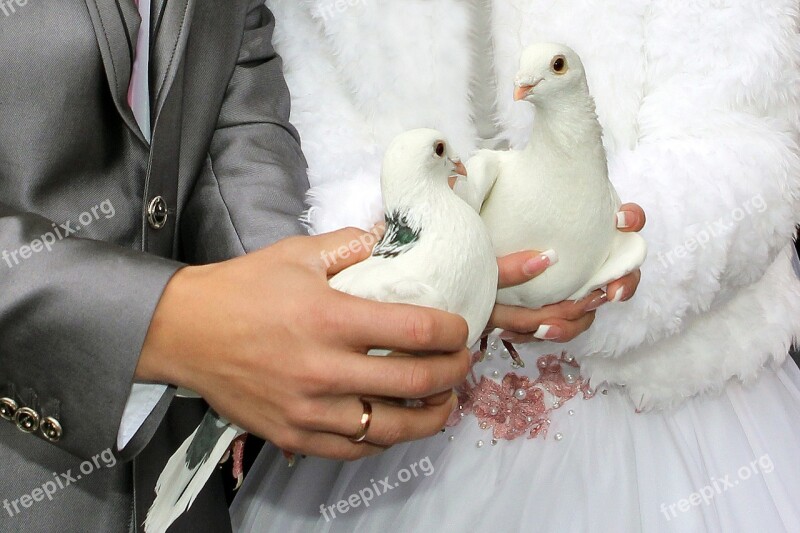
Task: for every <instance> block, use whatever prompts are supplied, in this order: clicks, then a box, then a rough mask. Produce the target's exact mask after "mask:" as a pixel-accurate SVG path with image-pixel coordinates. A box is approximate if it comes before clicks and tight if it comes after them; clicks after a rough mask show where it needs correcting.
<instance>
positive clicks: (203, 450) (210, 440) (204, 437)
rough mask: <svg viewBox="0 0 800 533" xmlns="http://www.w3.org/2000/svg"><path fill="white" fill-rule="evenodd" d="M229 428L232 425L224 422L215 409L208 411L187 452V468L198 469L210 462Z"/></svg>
mask: <svg viewBox="0 0 800 533" xmlns="http://www.w3.org/2000/svg"><path fill="white" fill-rule="evenodd" d="M228 426H230V424H228V423H227V422H225V421H224V420H222V419H221V418H220V417H219V415H218V414H217V413H215V412H214V410H213V409H209V410H208V412H207V413H206V416H205V417H204V418H203V421H202V422H201V423H200V426H199V427H198V428H197V433H196V434H195V436H194V439H193V440H192V443H191V444H190V445H189V449H188V450H187V451H186V467H187V468H188V469H189V470H193V469H195V468H197V467H198V466H199V465H201V464H203V463H204V462H205V461H207V460H208V456H209V454H210V453H211V452H212V451H213V450H214V446H215V445H216V444H217V441H219V439H220V437H222V434H223V433H225V429H226V428H227V427H228Z"/></svg>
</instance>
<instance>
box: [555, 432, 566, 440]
mask: <svg viewBox="0 0 800 533" xmlns="http://www.w3.org/2000/svg"><path fill="white" fill-rule="evenodd" d="M563 438H564V435H562V434H561V433H556V440H561V439H563Z"/></svg>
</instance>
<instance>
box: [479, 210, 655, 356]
mask: <svg viewBox="0 0 800 533" xmlns="http://www.w3.org/2000/svg"><path fill="white" fill-rule="evenodd" d="M645 223H646V217H645V213H644V210H643V209H642V208H641V207H639V206H638V205H637V204H624V205H623V206H621V207H620V211H619V214H618V215H617V227H618V228H619V230H620V231H625V232H638V231H641V230H642V228H644V225H645ZM498 266H499V267H500V287H501V288H503V287H512V286H515V285H521V284H523V283H525V282H527V281H530V280H531V279H533V278H535V277H536V276H538V275H539V274H541V273H543V272H544V271H545V270H547V267H548V266H549V263H548V262H547V258H546V257H545V256H542V255H541V254H540V253H539V252H520V253H516V254H511V255H508V256H506V257H501V258H500V259H498ZM640 279H641V272H640V271H639V270H638V269H637V270H636V271H634V272H631V273H630V274H628V275H627V276H624V277H622V278H620V279H618V280H616V281H613V282H611V283H609V284H608V287H607V288H606V291H602V290H596V291H594V292H592V293H591V294H589V295H588V296H586V297H585V298H584V299H582V300H580V301H578V302H572V301H565V302H561V303H557V304H553V305H546V306H544V307H542V308H540V309H525V308H523V307H514V306H509V305H499V304H498V305H496V306H495V308H494V311H493V313H492V317H491V319H490V321H489V325H488V326H487V330H489V331H491V330H493V329H496V328H500V329H502V330H503V333H501V335H500V337H501V338H502V339H503V340H507V341H510V342H512V343H514V344H522V343H526V342H535V341H542V340H549V341H553V342H567V341H570V340H572V339H574V338H575V337H577V336H578V335H580V334H581V333H583V332H585V331H586V330H587V329H589V327H590V326H591V325H592V323H593V322H594V318H595V311H597V309H598V308H600V307H601V306H602V305H605V304H606V303H608V302H622V301H627V300H629V299H630V298H632V297H633V295H634V293H635V292H636V289H637V288H638V286H639V280H640Z"/></svg>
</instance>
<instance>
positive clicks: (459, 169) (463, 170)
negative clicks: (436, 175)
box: [453, 159, 467, 177]
mask: <svg viewBox="0 0 800 533" xmlns="http://www.w3.org/2000/svg"><path fill="white" fill-rule="evenodd" d="M453 165H455V167H456V168H455V173H456V174H458V175H459V176H464V177H466V175H467V167H465V166H464V163H462V162H461V160H460V159H456V160H455V161H453Z"/></svg>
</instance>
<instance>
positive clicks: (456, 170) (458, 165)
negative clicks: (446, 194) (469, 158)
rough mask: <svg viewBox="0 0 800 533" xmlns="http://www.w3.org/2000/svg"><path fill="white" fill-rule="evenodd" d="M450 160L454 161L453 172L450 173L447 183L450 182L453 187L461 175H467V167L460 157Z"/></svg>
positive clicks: (462, 176)
mask: <svg viewBox="0 0 800 533" xmlns="http://www.w3.org/2000/svg"><path fill="white" fill-rule="evenodd" d="M450 162H451V163H453V174H451V175H450V177H449V178H448V180H447V183H448V184H450V188H451V189H452V188H454V187H455V186H456V182H457V181H458V178H459V177H461V178H466V177H467V167H465V166H464V163H462V162H461V160H460V159H458V158H455V159H450Z"/></svg>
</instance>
